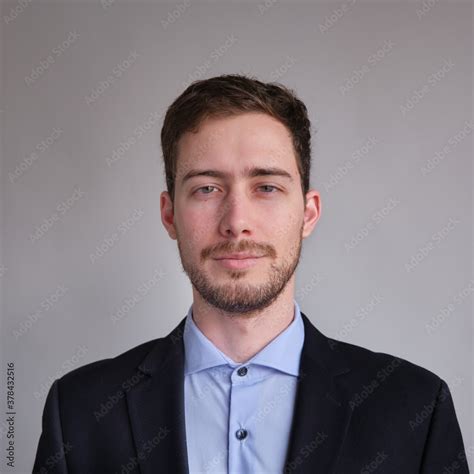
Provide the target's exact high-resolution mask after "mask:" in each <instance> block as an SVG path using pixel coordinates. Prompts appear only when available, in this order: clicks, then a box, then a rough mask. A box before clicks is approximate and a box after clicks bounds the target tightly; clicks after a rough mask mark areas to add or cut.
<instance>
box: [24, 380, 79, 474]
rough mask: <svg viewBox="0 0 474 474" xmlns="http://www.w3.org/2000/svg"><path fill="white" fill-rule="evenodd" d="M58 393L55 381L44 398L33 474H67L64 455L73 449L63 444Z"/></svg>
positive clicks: (69, 445) (67, 444)
mask: <svg viewBox="0 0 474 474" xmlns="http://www.w3.org/2000/svg"><path fill="white" fill-rule="evenodd" d="M58 392H59V389H58V380H55V381H54V382H53V385H52V386H51V388H50V389H49V392H48V396H47V397H46V402H45V406H44V411H43V423H42V432H41V436H40V439H39V442H38V449H37V451H36V458H35V463H34V466H33V474H53V473H54V474H67V465H66V455H67V452H68V451H70V450H71V449H72V448H73V447H72V446H71V444H70V443H66V444H64V442H63V436H62V428H61V417H60V413H59V393H58Z"/></svg>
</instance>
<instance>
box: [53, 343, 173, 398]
mask: <svg viewBox="0 0 474 474" xmlns="http://www.w3.org/2000/svg"><path fill="white" fill-rule="evenodd" d="M165 339H166V338H164V337H162V338H157V339H153V340H150V341H147V342H144V343H142V344H139V345H138V346H135V347H133V348H131V349H128V350H127V351H125V352H123V353H121V354H119V355H117V356H115V357H112V358H109V359H101V360H97V361H94V362H91V363H89V364H85V365H82V366H81V367H78V368H76V369H74V370H72V371H70V372H68V373H66V374H65V375H63V376H62V377H60V378H59V379H58V380H57V382H58V387H59V389H60V391H63V393H64V392H67V393H64V394H65V395H67V396H71V397H73V398H78V397H82V396H84V397H86V396H89V395H90V394H91V393H93V392H102V391H103V392H107V393H110V391H111V390H112V389H114V388H115V389H116V390H121V389H126V388H127V387H130V386H133V385H135V384H137V383H138V382H139V381H140V380H141V379H142V378H143V377H144V374H143V373H141V372H140V371H139V370H137V369H138V366H139V365H140V363H141V362H142V361H143V360H144V359H145V358H146V356H147V355H148V354H149V353H150V352H151V351H152V350H154V349H157V348H159V347H160V346H164V344H165V342H166V341H165Z"/></svg>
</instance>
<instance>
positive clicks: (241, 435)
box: [235, 429, 247, 439]
mask: <svg viewBox="0 0 474 474" xmlns="http://www.w3.org/2000/svg"><path fill="white" fill-rule="evenodd" d="M235 436H236V438H237V439H245V438H246V437H247V430H242V429H241V430H237V431H236V432H235Z"/></svg>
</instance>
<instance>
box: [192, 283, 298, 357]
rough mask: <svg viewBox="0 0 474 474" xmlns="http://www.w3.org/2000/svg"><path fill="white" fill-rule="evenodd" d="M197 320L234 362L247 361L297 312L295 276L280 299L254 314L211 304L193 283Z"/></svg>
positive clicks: (281, 329) (195, 316)
mask: <svg viewBox="0 0 474 474" xmlns="http://www.w3.org/2000/svg"><path fill="white" fill-rule="evenodd" d="M192 313H193V321H194V323H195V324H196V325H197V327H198V328H199V329H200V330H201V332H202V333H203V334H204V335H205V336H206V337H207V338H208V339H209V340H210V341H211V342H212V343H213V344H214V345H215V346H216V347H217V348H218V349H219V350H221V351H222V352H223V353H224V354H226V355H227V356H228V357H230V358H231V359H232V360H233V361H234V362H238V363H245V362H246V361H247V360H249V359H251V358H252V357H253V356H254V355H255V354H257V353H258V352H260V351H261V350H262V349H263V348H264V347H265V346H266V345H268V344H269V343H270V342H271V341H272V340H273V339H275V338H276V337H277V336H278V335H279V334H280V333H282V332H283V331H284V330H285V329H286V328H287V327H288V326H289V325H290V324H291V322H292V321H293V319H294V315H295V304H294V277H293V278H292V279H291V280H290V281H289V282H288V284H287V285H286V287H285V289H284V290H283V291H282V292H281V293H280V294H279V295H278V297H277V299H276V300H275V301H274V302H273V303H272V304H271V305H270V306H267V307H266V308H264V309H262V310H258V311H255V312H253V313H251V314H236V313H227V312H226V311H222V310H220V309H218V308H216V307H214V306H211V305H209V304H208V303H207V302H206V301H205V300H203V299H202V297H201V296H200V295H199V293H197V292H196V290H195V289H194V287H193V310H192Z"/></svg>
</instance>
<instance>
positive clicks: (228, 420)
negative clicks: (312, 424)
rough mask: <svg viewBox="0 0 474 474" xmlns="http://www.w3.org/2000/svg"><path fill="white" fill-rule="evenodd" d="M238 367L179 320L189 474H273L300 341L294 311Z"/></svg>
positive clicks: (289, 412) (284, 437) (281, 450)
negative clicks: (287, 322) (282, 326)
mask: <svg viewBox="0 0 474 474" xmlns="http://www.w3.org/2000/svg"><path fill="white" fill-rule="evenodd" d="M293 301H294V308H295V315H294V318H293V320H292V322H291V323H290V325H289V326H288V327H287V328H286V329H285V330H284V331H283V332H281V333H280V334H279V335H278V336H277V337H276V338H275V339H273V340H272V341H271V342H270V343H269V344H267V345H266V346H265V347H264V348H263V349H262V350H260V352H258V353H257V354H256V355H255V356H253V357H252V358H251V359H249V360H248V361H247V362H245V363H236V362H234V361H233V360H232V359H230V358H229V357H228V356H226V355H225V354H224V353H223V352H222V351H220V350H219V349H218V348H217V347H216V346H215V345H214V344H213V343H212V342H211V341H210V340H209V339H208V338H207V337H206V336H205V335H204V334H203V333H202V332H201V330H200V329H199V328H198V327H197V325H196V323H195V322H194V320H193V318H192V305H191V307H190V308H189V311H188V314H187V316H186V321H185V327H184V333H183V340H184V348H185V367H184V374H185V380H184V394H185V397H184V400H185V425H186V438H187V449H188V463H189V472H190V473H191V474H197V473H229V474H234V473H239V474H243V473H245V474H256V473H262V474H263V473H265V474H277V473H278V474H281V473H282V472H283V467H284V462H285V457H286V452H287V448H288V441H289V436H290V429H291V423H292V419H293V409H294V402H295V395H296V388H297V376H298V374H299V365H300V355H301V350H302V347H303V341H304V325H303V320H302V318H301V313H300V308H299V305H298V303H297V302H296V300H293Z"/></svg>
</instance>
